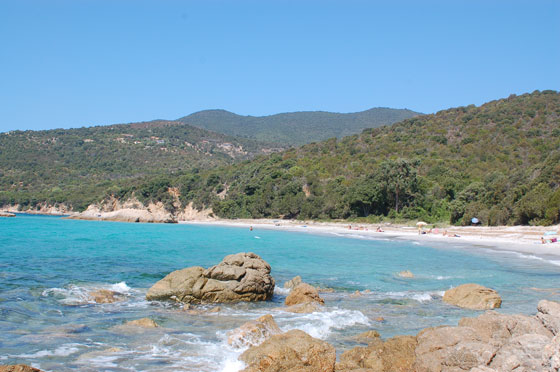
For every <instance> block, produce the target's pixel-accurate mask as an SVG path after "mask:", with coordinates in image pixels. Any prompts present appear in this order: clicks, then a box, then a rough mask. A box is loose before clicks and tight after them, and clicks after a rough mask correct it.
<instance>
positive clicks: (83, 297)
mask: <svg viewBox="0 0 560 372" xmlns="http://www.w3.org/2000/svg"><path fill="white" fill-rule="evenodd" d="M100 289H106V290H110V291H113V292H116V293H118V294H120V295H123V296H129V295H130V294H131V292H132V288H130V287H129V286H128V285H127V284H126V283H125V282H120V283H114V284H107V283H105V284H99V283H97V284H95V283H91V284H83V285H76V284H69V285H67V286H65V287H63V288H56V287H55V288H49V289H45V290H44V291H43V292H42V293H41V295H42V296H43V297H50V296H53V297H55V298H57V299H58V301H59V302H60V303H62V304H64V305H85V304H92V303H95V301H94V300H93V299H92V297H91V295H90V293H91V292H93V291H97V290H100Z"/></svg>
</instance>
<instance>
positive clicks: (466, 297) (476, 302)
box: [443, 283, 502, 310]
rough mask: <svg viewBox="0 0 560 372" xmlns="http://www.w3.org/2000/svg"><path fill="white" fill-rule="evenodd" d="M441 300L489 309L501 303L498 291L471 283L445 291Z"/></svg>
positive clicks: (475, 308) (478, 308) (476, 308)
mask: <svg viewBox="0 0 560 372" xmlns="http://www.w3.org/2000/svg"><path fill="white" fill-rule="evenodd" d="M443 301H445V302H447V303H448V304H451V305H455V306H459V307H463V308H466V309H471V310H489V309H495V308H498V307H500V306H501V305H502V298H501V297H500V295H499V294H498V292H496V291H495V290H493V289H490V288H486V287H483V286H481V285H478V284H473V283H469V284H463V285H460V286H458V287H455V288H451V289H449V290H447V291H445V293H444V295H443Z"/></svg>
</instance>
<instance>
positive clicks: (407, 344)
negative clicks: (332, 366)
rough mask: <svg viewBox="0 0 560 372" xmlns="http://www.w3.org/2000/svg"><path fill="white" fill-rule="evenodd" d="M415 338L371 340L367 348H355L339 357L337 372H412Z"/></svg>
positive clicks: (398, 337) (402, 337)
mask: <svg viewBox="0 0 560 372" xmlns="http://www.w3.org/2000/svg"><path fill="white" fill-rule="evenodd" d="M415 348H416V337H414V336H396V337H393V338H390V339H388V340H387V341H385V342H383V341H381V340H380V339H379V338H375V339H373V341H372V342H370V344H369V345H368V346H367V347H359V346H358V347H355V348H353V349H351V350H348V351H346V352H344V353H342V355H341V356H340V363H338V364H337V371H355V370H359V369H366V370H371V371H380V372H409V371H410V372H412V371H414V369H413V366H414V361H415V358H416V356H415V353H414V349H415Z"/></svg>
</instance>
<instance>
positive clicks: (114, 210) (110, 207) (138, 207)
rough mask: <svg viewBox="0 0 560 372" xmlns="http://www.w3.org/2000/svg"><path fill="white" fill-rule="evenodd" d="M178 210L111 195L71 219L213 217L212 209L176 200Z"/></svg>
mask: <svg viewBox="0 0 560 372" xmlns="http://www.w3.org/2000/svg"><path fill="white" fill-rule="evenodd" d="M174 204H175V207H176V209H175V210H176V212H174V213H171V212H170V211H168V210H167V209H166V208H165V206H164V204H163V203H161V202H156V203H153V202H151V203H149V204H148V205H144V204H142V203H141V202H140V201H139V200H138V199H136V198H134V197H132V198H129V199H127V200H124V201H121V200H118V199H116V198H114V197H111V198H109V199H107V200H105V201H103V202H102V203H98V204H91V205H90V206H89V207H88V208H87V209H86V210H85V211H84V212H82V213H78V214H74V215H72V216H71V217H70V218H71V219H79V220H99V221H119V222H148V223H177V222H179V221H192V220H208V219H211V218H212V217H210V216H211V215H212V210H211V209H204V210H197V209H195V208H194V207H193V205H192V203H189V204H188V205H187V206H186V207H185V208H180V203H179V201H178V199H177V200H176V203H174Z"/></svg>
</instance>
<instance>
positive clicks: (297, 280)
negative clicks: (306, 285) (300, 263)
mask: <svg viewBox="0 0 560 372" xmlns="http://www.w3.org/2000/svg"><path fill="white" fill-rule="evenodd" d="M301 283H303V282H302V280H301V276H299V275H298V276H295V277H293V278H292V279H290V280H288V281H287V282H286V283H284V288H286V289H294V288H295V287H297V286H298V285H300V284H301Z"/></svg>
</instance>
